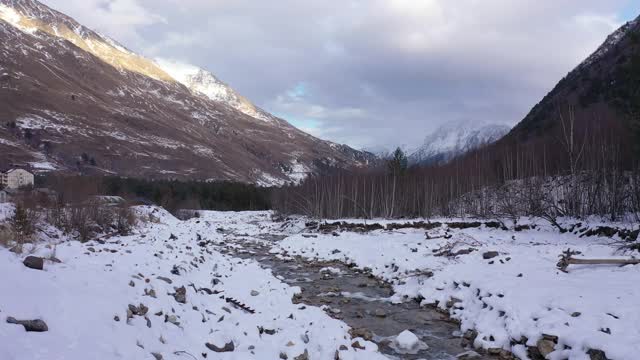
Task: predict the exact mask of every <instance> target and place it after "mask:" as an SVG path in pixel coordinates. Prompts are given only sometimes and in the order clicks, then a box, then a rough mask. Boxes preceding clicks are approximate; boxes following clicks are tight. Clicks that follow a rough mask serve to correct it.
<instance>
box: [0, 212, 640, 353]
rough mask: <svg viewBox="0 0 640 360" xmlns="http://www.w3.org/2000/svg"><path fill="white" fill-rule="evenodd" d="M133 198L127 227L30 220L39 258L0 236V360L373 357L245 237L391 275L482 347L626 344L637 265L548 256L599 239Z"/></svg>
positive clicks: (638, 326) (638, 295)
mask: <svg viewBox="0 0 640 360" xmlns="http://www.w3.org/2000/svg"><path fill="white" fill-rule="evenodd" d="M137 211H138V213H139V218H140V219H143V220H144V221H143V222H142V223H141V224H140V225H139V226H138V227H137V230H136V233H135V234H133V235H131V236H123V237H117V236H114V237H109V238H102V239H100V240H99V241H96V240H94V241H90V242H88V243H85V244H81V243H79V242H77V241H68V240H65V239H64V236H62V235H61V234H57V233H56V232H55V231H54V230H52V229H45V230H44V231H45V232H46V233H47V234H48V235H47V236H46V237H47V239H46V240H43V241H42V242H40V243H39V244H37V245H36V246H35V247H34V248H26V249H25V251H27V252H30V253H32V254H33V255H37V256H42V257H45V258H46V259H47V260H45V263H44V270H34V269H30V268H27V267H25V266H24V265H23V263H22V261H23V259H24V257H25V256H26V254H22V255H16V254H14V253H12V252H10V251H9V250H7V249H4V248H0V274H2V281H0V320H1V321H0V344H1V346H0V359H11V360H14V359H81V358H82V359H84V358H87V357H90V358H95V359H160V358H162V359H204V358H208V359H297V360H304V359H335V358H336V356H338V357H339V359H344V360H346V359H367V360H374V359H384V358H386V357H385V356H383V355H382V354H381V353H380V352H378V351H377V349H378V346H377V345H376V344H375V343H373V342H371V341H366V340H365V339H363V338H355V339H352V337H351V335H350V334H349V330H350V328H349V326H348V325H347V324H346V323H345V322H343V321H341V320H339V319H335V318H333V317H332V316H330V313H329V311H328V310H329V309H328V308H327V307H315V306H305V305H302V304H294V302H293V301H292V298H294V297H296V296H299V295H296V294H300V291H301V289H300V288H299V287H296V286H290V285H287V284H286V283H285V282H284V281H283V280H284V278H283V277H281V276H276V275H275V274H274V273H273V272H272V271H271V270H269V269H265V268H264V267H261V266H260V263H258V262H257V261H256V260H260V259H251V256H249V258H248V259H247V258H246V256H245V257H243V258H240V257H238V256H237V254H236V255H232V254H233V252H232V251H229V250H230V249H237V250H238V251H245V252H249V253H251V251H252V250H251V247H249V246H247V244H248V243H254V244H260V245H261V246H265V247H268V248H271V253H272V254H273V256H274V257H277V258H279V259H281V260H282V261H291V260H292V259H293V256H295V255H299V256H300V257H302V258H306V259H312V260H324V261H338V262H340V263H345V264H350V265H352V266H354V267H355V268H360V269H364V270H366V271H370V272H371V273H372V274H373V275H375V276H377V277H379V278H381V279H384V280H385V281H387V282H389V283H390V284H391V285H392V287H393V290H394V294H393V295H392V297H391V298H389V299H388V300H389V301H392V302H402V301H407V300H410V299H413V298H418V299H422V304H423V305H427V304H436V305H437V307H439V308H440V309H441V310H442V311H444V312H447V313H448V314H449V315H450V316H451V318H453V319H455V320H458V321H460V326H461V329H460V330H461V331H460V332H456V333H454V334H453V336H459V337H460V339H461V341H464V340H463V334H464V335H467V336H465V337H466V338H467V342H469V343H473V344H469V345H475V347H476V348H484V349H486V350H489V351H490V352H491V353H496V354H497V353H498V352H499V350H500V349H503V350H508V351H510V352H512V353H513V354H514V355H516V356H517V357H519V358H522V359H527V358H529V357H530V356H535V355H536V354H533V355H532V353H531V351H539V352H540V350H541V352H542V353H543V354H542V355H547V357H548V358H549V359H566V358H570V359H589V358H595V357H594V356H599V355H602V354H601V353H600V352H598V351H596V350H600V351H603V352H604V353H606V356H607V358H610V359H636V358H637V356H636V354H638V353H640V342H638V341H637V340H638V339H640V311H638V307H637V303H638V301H639V300H640V288H639V287H638V286H637V284H639V283H640V266H632V265H629V266H624V267H612V266H598V265H588V266H587V265H571V266H570V267H569V268H568V272H567V273H564V272H561V271H559V270H558V269H557V268H556V263H557V262H558V255H559V254H561V253H562V252H563V251H564V250H566V249H567V248H571V249H572V250H577V251H580V252H581V254H580V255H577V256H580V257H585V258H602V257H606V258H612V257H613V258H628V257H629V256H630V255H631V253H629V254H623V253H619V252H617V251H616V249H617V248H618V246H617V244H612V242H613V240H612V239H611V238H604V237H584V238H581V237H579V236H578V235H576V234H574V233H571V232H568V233H565V234H560V233H559V232H557V231H556V230H554V229H552V228H550V227H549V226H547V225H544V224H537V226H536V228H535V229H530V230H524V231H519V232H516V231H506V230H500V229H495V228H488V227H487V226H485V225H483V226H481V227H478V228H467V229H454V228H451V227H448V226H446V225H443V226H442V227H437V228H434V229H432V230H427V231H426V233H427V234H428V235H429V239H428V238H427V236H425V230H419V229H408V228H407V229H397V230H391V231H388V230H383V229H382V230H375V231H370V232H367V233H354V232H341V231H329V232H327V233H323V232H319V231H314V230H313V229H308V228H305V226H304V219H289V220H287V221H285V222H274V221H272V220H271V213H269V212H244V213H231V212H227V213H223V212H201V217H200V218H193V219H190V220H187V221H179V220H177V219H175V218H174V217H173V216H171V215H170V214H168V213H167V212H165V211H164V210H162V209H160V208H155V207H139V208H137ZM6 213H7V212H6V211H5V212H4V214H5V215H4V216H6ZM443 221H445V220H443ZM381 223H384V222H382V221H381ZM368 224H371V221H369V222H368ZM626 226H628V227H629V228H631V227H633V226H636V227H637V225H634V224H628V225H626ZM265 235H269V236H271V235H279V238H273V239H272V238H269V237H265ZM43 236H44V235H43ZM280 238H284V240H280ZM56 243H57V245H54V244H56ZM58 261H59V262H58ZM323 271H325V272H328V273H331V276H335V277H339V276H341V275H340V272H339V271H335V270H332V269H324V270H323ZM347 295H348V294H338V296H345V297H346V296H347ZM332 296H336V294H332ZM325 310H327V311H325ZM334 315H335V314H334ZM7 317H13V318H16V319H18V320H32V319H41V320H44V321H45V322H46V324H47V327H48V331H46V332H25V329H24V328H23V326H20V325H15V324H10V323H6V322H5V320H6V318H7ZM334 317H339V316H334ZM413 330H416V329H413ZM468 330H469V331H468ZM471 330H473V331H475V332H477V336H475V333H474V332H473V331H471ZM414 332H415V331H414ZM465 333H466V334H465ZM469 334H472V335H474V336H469ZM543 334H544V335H543ZM407 337H408V338H409V339H408V340H412V339H411V335H408V336H405V337H404V338H407ZM401 339H403V338H401ZM355 341H357V342H358V343H359V345H362V346H358V347H357V348H354V347H353V344H354V342H355ZM409 342H411V341H409ZM409 345H411V344H409ZM231 350H232V351H231ZM469 350H471V348H470V349H469ZM588 353H589V354H588ZM336 354H337V355H336ZM472 354H473V353H467V354H466V355H472ZM594 354H595V355H594ZM502 355H503V356H504V355H505V354H504V353H503V354H502ZM599 359H601V358H599Z"/></svg>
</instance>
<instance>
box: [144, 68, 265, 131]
mask: <svg viewBox="0 0 640 360" xmlns="http://www.w3.org/2000/svg"><path fill="white" fill-rule="evenodd" d="M155 61H156V63H157V64H158V66H160V68H162V69H163V70H164V71H165V72H167V73H168V74H169V75H171V77H173V78H174V79H175V80H176V81H178V82H179V83H181V84H183V85H184V86H186V87H187V88H188V89H189V90H191V91H192V92H195V93H197V94H201V95H204V96H206V97H207V98H209V99H211V100H213V101H218V102H222V103H225V104H227V105H229V106H231V107H232V108H234V109H236V110H238V111H240V112H242V113H243V114H245V115H249V116H251V117H253V118H255V119H258V120H262V121H266V122H271V121H273V120H274V119H273V117H272V116H271V115H270V114H268V113H266V112H265V111H263V110H262V109H259V108H258V107H256V106H255V105H254V104H252V103H251V102H250V101H249V100H247V99H246V98H245V97H243V96H242V95H240V94H238V93H237V92H236V91H235V90H233V89H232V88H231V87H230V86H229V85H227V84H225V83H224V82H222V81H220V79H218V78H217V77H216V76H215V75H213V74H212V73H210V72H209V71H206V70H204V69H202V68H199V67H197V66H194V65H190V64H185V63H181V62H178V61H174V60H166V59H160V58H158V59H155Z"/></svg>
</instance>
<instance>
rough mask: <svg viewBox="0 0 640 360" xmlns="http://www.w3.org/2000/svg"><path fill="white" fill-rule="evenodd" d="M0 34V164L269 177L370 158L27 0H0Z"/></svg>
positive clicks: (287, 177)
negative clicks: (148, 57) (0, 45)
mask: <svg viewBox="0 0 640 360" xmlns="http://www.w3.org/2000/svg"><path fill="white" fill-rule="evenodd" d="M0 41H1V42H2V44H3V46H2V48H1V49H0V104H2V106H0V124H1V125H2V126H0V154H1V155H0V160H2V161H3V162H6V163H7V165H11V164H31V165H32V166H33V167H35V168H41V169H48V170H52V169H56V170H60V171H71V172H78V171H79V172H83V173H111V174H119V175H124V176H138V177H152V178H191V179H203V180H205V179H216V180H238V181H246V182H255V183H258V184H263V185H272V184H282V183H285V182H288V181H296V180H299V179H300V178H303V177H305V176H306V175H307V174H308V173H312V172H316V171H319V170H320V169H322V168H324V167H326V166H339V167H349V166H362V165H365V164H366V163H367V161H369V160H371V159H372V157H371V155H370V154H366V153H362V152H358V151H355V150H353V149H351V148H348V147H346V146H341V145H336V144H334V143H331V142H327V141H322V140H320V139H317V138H315V137H313V136H311V135H308V134H306V133H304V132H302V131H300V130H298V129H296V128H295V127H293V126H291V125H290V124H289V123H287V122H286V121H284V120H282V119H279V118H276V117H274V116H272V115H270V114H268V113H266V112H265V111H263V110H261V109H259V108H257V107H255V106H254V105H253V104H251V102H249V101H248V100H246V99H245V98H243V97H242V96H240V95H239V94H237V93H236V92H235V91H233V90H232V89H231V88H229V87H228V86H226V85H225V84H223V83H222V82H220V81H219V80H217V79H216V78H215V77H214V76H213V75H211V74H210V73H208V72H206V71H204V70H201V69H198V70H196V71H195V72H193V73H188V72H187V73H179V72H178V73H176V72H175V71H172V68H171V67H170V66H160V65H158V64H157V63H155V62H154V61H151V60H149V59H146V58H144V57H142V56H140V55H138V54H135V53H134V52H132V51H130V50H128V49H126V48H124V47H123V46H121V45H119V44H118V43H116V42H115V41H113V40H111V39H109V38H107V37H105V36H103V35H100V34H98V33H96V32H94V31H92V30H90V29H88V28H86V27H84V26H83V25H81V24H79V23H77V22H76V21H75V20H73V19H71V18H70V17H68V16H66V15H64V14H62V13H60V12H57V11H55V10H52V9H50V8H48V7H47V6H45V5H43V4H41V3H39V2H37V1H35V0H0ZM165 65H166V64H165ZM184 74H186V75H184Z"/></svg>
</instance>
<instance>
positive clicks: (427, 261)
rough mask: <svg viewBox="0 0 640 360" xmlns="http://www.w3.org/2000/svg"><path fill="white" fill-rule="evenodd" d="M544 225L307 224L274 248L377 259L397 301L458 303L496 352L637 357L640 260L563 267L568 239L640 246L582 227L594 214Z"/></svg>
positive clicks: (595, 253)
mask: <svg viewBox="0 0 640 360" xmlns="http://www.w3.org/2000/svg"><path fill="white" fill-rule="evenodd" d="M442 221H443V222H446V221H447V220H442ZM449 221H450V220H449ZM351 222H354V221H351ZM374 223H375V222H374ZM382 223H384V222H382ZM368 224H369V225H371V224H372V222H371V221H368ZM535 225H536V228H535V229H529V230H524V231H505V230H501V229H495V228H488V227H487V226H485V225H482V226H481V227H478V228H468V229H453V228H448V227H447V226H446V225H445V226H443V227H438V228H436V229H433V230H428V231H426V235H428V236H426V235H425V230H416V229H399V230H393V231H387V230H377V231H373V232H369V233H365V234H357V233H328V234H313V235H312V236H309V235H305V234H298V235H294V236H291V237H288V238H287V239H285V240H284V241H282V242H281V243H279V244H278V246H277V247H276V248H275V249H274V250H273V251H276V252H279V253H283V254H286V255H287V256H294V255H301V256H304V257H308V258H314V259H322V260H339V261H342V262H346V263H351V264H355V265H356V266H358V267H361V268H369V269H371V272H372V273H373V274H374V275H375V276H377V277H380V278H382V279H384V280H386V281H389V282H391V283H392V284H393V288H394V290H395V294H394V297H393V300H394V301H397V302H400V301H405V300H406V299H407V298H419V299H423V300H422V303H423V304H425V305H426V304H432V305H436V306H438V307H439V308H440V309H442V310H445V311H448V312H449V313H450V315H451V317H452V318H453V319H456V320H459V321H460V324H461V330H462V331H463V332H464V331H467V330H472V332H470V333H471V334H472V336H475V335H476V333H477V337H475V339H473V338H472V339H471V340H472V341H473V342H475V344H474V345H475V346H476V347H481V348H484V349H488V350H490V352H493V353H498V350H499V349H506V350H509V351H511V352H512V353H513V354H514V355H516V356H518V357H519V358H522V359H526V358H528V357H530V356H531V357H533V356H536V355H538V356H539V355H541V356H543V357H544V356H545V355H547V356H548V358H549V359H589V358H592V359H603V357H598V356H601V355H602V353H601V352H600V351H604V353H605V354H606V357H607V358H609V359H629V360H631V359H637V358H638V354H640V341H639V339H640V310H639V308H638V303H639V301H640V287H638V284H639V283H640V266H638V265H627V266H622V267H619V266H611V265H570V266H569V267H568V268H567V270H568V272H566V273H565V272H562V271H560V270H559V269H558V268H557V267H556V264H557V263H558V260H559V255H560V254H561V253H562V252H563V251H565V250H567V249H568V248H570V249H571V250H572V251H578V252H579V255H576V256H575V257H577V258H607V259H610V258H627V259H628V258H629V257H630V256H633V255H637V252H628V253H626V254H625V253H624V252H620V251H619V250H618V248H619V246H620V243H616V242H617V241H620V239H616V237H614V238H613V239H612V238H608V237H606V238H605V237H580V236H579V235H577V234H578V233H580V231H578V230H577V229H578V228H582V229H584V228H585V227H586V225H587V224H585V223H583V224H580V226H575V228H576V231H575V233H571V232H567V233H564V234H561V233H559V232H558V231H557V230H555V229H553V228H551V227H550V226H549V225H546V224H542V223H540V224H535ZM589 225H590V226H597V225H601V224H597V223H592V224H589ZM618 225H619V226H622V227H623V228H624V227H627V228H629V229H631V228H634V229H635V228H637V224H626V225H625V224H618ZM616 240H617V241H616ZM468 334H469V333H468ZM531 348H537V349H542V354H532V353H531V350H533V351H534V352H536V349H531ZM527 350H529V352H528V351H527ZM597 350H600V351H597ZM588 353H589V354H588Z"/></svg>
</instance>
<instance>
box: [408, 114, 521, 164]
mask: <svg viewBox="0 0 640 360" xmlns="http://www.w3.org/2000/svg"><path fill="white" fill-rule="evenodd" d="M509 129H510V128H509V127H508V126H506V125H499V124H486V123H481V122H476V121H460V122H451V123H447V124H445V125H442V126H441V127H439V128H438V129H436V130H435V131H434V132H432V133H431V134H429V135H427V137H426V138H425V139H424V142H423V144H422V146H420V147H419V148H418V149H416V150H414V151H413V152H411V153H410V155H409V161H410V162H411V163H413V164H432V163H442V162H446V161H448V160H450V159H452V158H453V157H455V156H457V155H461V154H464V153H466V152H469V151H471V150H474V149H477V148H479V147H480V146H483V145H487V144H491V143H493V142H495V141H497V140H499V139H500V138H501V137H503V136H504V135H505V134H507V133H508V132H509Z"/></svg>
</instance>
